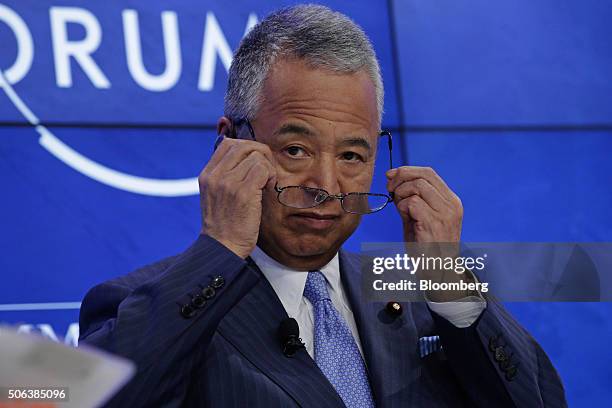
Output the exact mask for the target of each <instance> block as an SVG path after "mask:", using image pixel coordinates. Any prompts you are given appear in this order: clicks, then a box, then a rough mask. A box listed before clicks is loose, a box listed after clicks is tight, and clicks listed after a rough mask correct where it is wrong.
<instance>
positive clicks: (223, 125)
mask: <svg viewBox="0 0 612 408" xmlns="http://www.w3.org/2000/svg"><path fill="white" fill-rule="evenodd" d="M217 135H218V136H225V137H231V138H235V137H236V136H235V134H234V129H233V124H232V121H231V119H229V118H228V117H226V116H221V117H220V118H219V120H218V121H217Z"/></svg>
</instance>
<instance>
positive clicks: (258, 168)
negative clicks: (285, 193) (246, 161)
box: [242, 162, 276, 190]
mask: <svg viewBox="0 0 612 408" xmlns="http://www.w3.org/2000/svg"><path fill="white" fill-rule="evenodd" d="M275 173H276V170H275V169H271V168H269V167H268V166H266V165H265V164H264V163H263V162H257V163H254V164H253V165H252V166H251V167H250V168H249V169H248V170H247V173H246V175H245V177H244V179H243V180H242V184H243V185H244V184H248V185H249V186H250V187H251V188H253V187H255V188H256V189H257V190H262V189H263V188H265V187H266V185H268V183H270V182H271V180H276V175H275ZM245 188H248V187H245Z"/></svg>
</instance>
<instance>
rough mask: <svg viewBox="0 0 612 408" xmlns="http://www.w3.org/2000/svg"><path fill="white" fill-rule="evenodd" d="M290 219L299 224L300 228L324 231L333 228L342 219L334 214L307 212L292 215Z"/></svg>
mask: <svg viewBox="0 0 612 408" xmlns="http://www.w3.org/2000/svg"><path fill="white" fill-rule="evenodd" d="M290 217H291V218H292V219H294V220H295V221H296V223H298V224H299V225H300V226H303V227H306V228H309V229H316V230H324V229H327V228H330V227H332V226H333V225H334V224H335V223H336V221H337V220H338V219H339V218H340V215H339V214H333V213H322V212H315V211H307V212H300V213H294V214H291V215H290Z"/></svg>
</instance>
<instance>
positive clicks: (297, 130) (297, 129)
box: [274, 123, 314, 136]
mask: <svg viewBox="0 0 612 408" xmlns="http://www.w3.org/2000/svg"><path fill="white" fill-rule="evenodd" d="M285 134H294V135H295V134H297V135H304V136H313V135H314V133H312V131H311V130H310V129H308V128H306V127H304V126H302V125H298V124H295V123H286V124H284V125H283V126H281V127H280V128H279V129H278V130H277V131H275V132H274V136H281V135H285Z"/></svg>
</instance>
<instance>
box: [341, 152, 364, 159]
mask: <svg viewBox="0 0 612 408" xmlns="http://www.w3.org/2000/svg"><path fill="white" fill-rule="evenodd" d="M342 158H343V159H344V160H348V161H364V159H363V157H362V156H361V155H359V154H357V153H355V152H344V153H342Z"/></svg>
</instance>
